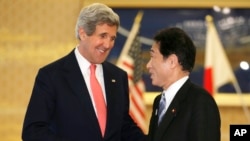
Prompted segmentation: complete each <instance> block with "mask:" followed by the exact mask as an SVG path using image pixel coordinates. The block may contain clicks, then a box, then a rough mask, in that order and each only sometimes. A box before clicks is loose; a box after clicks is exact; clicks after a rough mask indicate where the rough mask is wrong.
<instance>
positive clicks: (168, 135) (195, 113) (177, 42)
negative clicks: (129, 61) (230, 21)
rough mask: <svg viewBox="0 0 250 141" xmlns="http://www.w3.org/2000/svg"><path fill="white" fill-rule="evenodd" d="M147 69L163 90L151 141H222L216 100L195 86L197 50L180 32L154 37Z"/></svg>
mask: <svg viewBox="0 0 250 141" xmlns="http://www.w3.org/2000/svg"><path fill="white" fill-rule="evenodd" d="M154 41H155V42H154V43H153V45H152V48H151V51H150V56H151V58H150V60H149V62H148V64H147V69H148V70H149V73H150V74H151V79H152V84H153V85H155V86H159V87H161V88H162V89H163V92H162V94H161V95H158V96H157V97H156V98H155V100H154V103H153V111H152V115H151V119H150V125H149V133H148V140H149V141H220V126H221V121H220V113H219V110H218V106H217V104H216V103H215V100H214V99H213V97H212V96H211V95H210V94H209V93H208V92H207V91H206V90H204V89H203V88H202V87H199V86H197V85H195V84H194V83H192V82H191V81H190V79H189V74H190V72H191V71H192V69H193V67H194V64H195V55H196V48H195V46H194V44H193V42H192V40H191V39H190V37H188V35H187V34H186V33H185V32H184V31H183V30H181V29H179V28H175V27H173V28H167V29H162V30H161V31H159V32H158V33H157V34H156V35H155V37H154Z"/></svg>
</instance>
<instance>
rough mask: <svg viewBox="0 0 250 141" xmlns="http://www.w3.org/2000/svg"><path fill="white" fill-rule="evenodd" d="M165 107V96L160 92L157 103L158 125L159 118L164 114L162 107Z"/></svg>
mask: <svg viewBox="0 0 250 141" xmlns="http://www.w3.org/2000/svg"><path fill="white" fill-rule="evenodd" d="M165 107H166V98H165V95H164V93H162V95H161V100H160V103H159V109H158V113H159V114H158V125H159V124H160V122H161V120H162V117H163V116H164V109H165Z"/></svg>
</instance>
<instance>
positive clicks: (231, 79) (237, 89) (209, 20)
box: [206, 15, 250, 123]
mask: <svg viewBox="0 0 250 141" xmlns="http://www.w3.org/2000/svg"><path fill="white" fill-rule="evenodd" d="M206 22H207V24H208V27H209V28H210V29H209V31H210V32H212V31H214V32H216V29H215V26H214V23H213V18H212V16H210V15H207V16H206ZM216 35H217V34H215V36H216ZM218 38H219V37H218ZM218 38H216V39H218ZM210 49H211V48H210ZM218 49H220V48H219V47H217V51H218ZM219 51H220V52H223V51H224V50H223V48H221V50H219ZM211 52H213V51H211ZM213 53H215V52H213ZM220 55H223V57H224V58H226V56H225V53H221V54H220ZM224 61H225V62H224V63H226V64H227V66H228V67H229V66H230V65H229V64H230V63H229V61H228V60H227V59H224ZM229 69H231V70H232V68H229ZM212 73H213V76H214V77H213V80H215V79H218V76H219V75H221V74H222V73H220V74H215V73H216V72H212ZM230 74H231V75H230V77H228V81H229V82H230V83H232V84H233V87H234V89H235V92H236V94H237V95H238V96H239V98H240V101H241V104H242V108H243V111H244V113H245V115H246V118H247V120H248V122H249V123H250V112H249V110H248V107H247V105H246V104H245V101H244V98H243V95H242V91H241V89H240V86H239V83H238V81H237V79H236V77H235V75H234V74H233V72H231V73H230ZM213 91H214V92H217V87H216V84H215V83H214V85H213Z"/></svg>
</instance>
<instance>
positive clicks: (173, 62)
mask: <svg viewBox="0 0 250 141" xmlns="http://www.w3.org/2000/svg"><path fill="white" fill-rule="evenodd" d="M169 61H170V65H171V66H172V67H175V66H176V65H178V64H179V61H178V57H177V56H176V55H175V54H171V55H170V56H169Z"/></svg>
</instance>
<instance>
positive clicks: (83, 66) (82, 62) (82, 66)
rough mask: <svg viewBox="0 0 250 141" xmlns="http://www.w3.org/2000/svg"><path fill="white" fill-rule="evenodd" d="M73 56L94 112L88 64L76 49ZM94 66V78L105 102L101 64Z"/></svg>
mask: <svg viewBox="0 0 250 141" xmlns="http://www.w3.org/2000/svg"><path fill="white" fill-rule="evenodd" d="M75 55H76V60H77V62H78V65H79V67H80V70H81V72H82V75H83V78H84V80H85V83H86V85H87V88H88V91H89V94H90V97H91V100H92V104H93V106H94V109H95V111H96V108H95V102H94V97H93V94H92V91H91V87H90V65H91V64H90V62H89V61H88V60H87V59H85V58H84V57H83V56H82V55H81V54H80V52H79V50H78V47H76V48H75ZM95 65H96V71H95V73H96V78H97V80H98V82H99V83H100V85H101V87H102V91H103V94H104V96H103V97H104V100H105V102H106V93H105V87H104V77H103V69H102V65H101V64H95Z"/></svg>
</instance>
